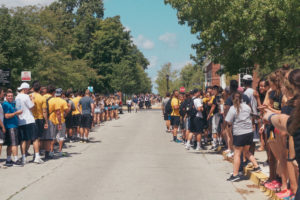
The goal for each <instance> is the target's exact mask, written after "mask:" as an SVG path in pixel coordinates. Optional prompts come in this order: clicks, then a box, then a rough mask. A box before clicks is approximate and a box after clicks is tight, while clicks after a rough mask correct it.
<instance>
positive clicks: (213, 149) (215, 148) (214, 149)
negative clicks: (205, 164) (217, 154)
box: [210, 146, 218, 151]
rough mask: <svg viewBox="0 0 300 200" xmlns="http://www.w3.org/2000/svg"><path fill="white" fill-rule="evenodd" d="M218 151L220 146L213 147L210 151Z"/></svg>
mask: <svg viewBox="0 0 300 200" xmlns="http://www.w3.org/2000/svg"><path fill="white" fill-rule="evenodd" d="M217 149H218V146H212V147H211V148H210V150H212V151H216V150H217Z"/></svg>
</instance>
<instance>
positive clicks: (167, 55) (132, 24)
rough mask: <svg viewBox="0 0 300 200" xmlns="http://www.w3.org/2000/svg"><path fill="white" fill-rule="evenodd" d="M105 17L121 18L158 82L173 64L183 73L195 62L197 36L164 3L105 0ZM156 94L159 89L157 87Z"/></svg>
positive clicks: (145, 0)
mask: <svg viewBox="0 0 300 200" xmlns="http://www.w3.org/2000/svg"><path fill="white" fill-rule="evenodd" d="M104 7H105V17H112V16H115V15H120V16H121V21H122V23H123V25H124V26H125V27H127V28H128V29H129V30H130V31H131V34H132V36H133V39H134V42H135V43H136V44H137V46H138V47H139V49H140V50H141V51H142V52H143V53H144V55H145V57H146V58H147V59H148V60H149V61H150V63H151V64H150V66H149V67H148V70H147V72H148V74H149V76H150V77H151V79H152V82H153V84H154V80H155V78H156V76H157V71H158V70H159V69H160V68H161V66H162V65H163V64H165V63H168V62H171V63H172V65H173V68H174V69H180V68H182V67H183V66H184V65H185V64H187V63H189V62H191V60H190V54H194V53H195V52H194V50H193V49H192V48H191V44H193V43H196V42H197V40H196V36H195V35H192V34H191V33H190V28H189V27H188V26H186V25H180V24H178V19H177V16H176V10H174V9H172V8H171V6H169V5H165V4H164V1H163V0H105V1H104ZM153 91H154V92H156V90H155V85H154V87H153Z"/></svg>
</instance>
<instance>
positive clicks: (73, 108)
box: [0, 81, 122, 167]
mask: <svg viewBox="0 0 300 200" xmlns="http://www.w3.org/2000/svg"><path fill="white" fill-rule="evenodd" d="M2 100H3V101H2ZM121 105H122V102H121V97H120V96H118V95H117V94H114V95H106V96H104V95H99V94H93V93H92V92H91V91H90V90H89V89H86V90H85V91H73V90H72V89H68V90H66V91H63V90H62V89H61V88H56V87H54V86H53V85H49V86H47V87H42V86H41V85H40V83H39V82H38V81H35V82H33V84H32V87H30V85H29V84H28V83H26V82H24V83H22V84H21V86H20V87H19V88H18V90H17V91H16V93H14V91H12V90H11V89H7V90H6V91H4V89H1V88H0V154H1V151H2V145H5V146H7V148H6V154H7V157H6V162H5V166H7V167H11V166H18V167H19V166H24V165H25V164H26V163H28V162H29V161H28V160H27V157H28V156H29V155H30V153H29V148H30V146H33V151H34V154H33V160H32V162H34V163H37V164H42V163H44V162H45V161H47V160H50V159H54V158H57V157H61V156H65V155H66V154H65V152H63V147H64V143H65V142H80V143H88V142H89V133H90V130H91V128H93V127H95V126H100V124H101V123H103V122H105V121H109V120H112V119H115V120H117V119H119V109H120V106H121ZM19 147H20V150H21V156H20V157H19V153H18V152H19ZM55 147H58V148H55Z"/></svg>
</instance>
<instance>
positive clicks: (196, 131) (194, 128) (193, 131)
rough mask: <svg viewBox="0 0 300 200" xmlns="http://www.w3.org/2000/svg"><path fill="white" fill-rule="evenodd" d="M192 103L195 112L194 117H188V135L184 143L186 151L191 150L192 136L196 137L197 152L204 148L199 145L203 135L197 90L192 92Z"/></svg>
mask: <svg viewBox="0 0 300 200" xmlns="http://www.w3.org/2000/svg"><path fill="white" fill-rule="evenodd" d="M193 95H194V96H193V98H192V102H191V103H193V104H194V109H195V111H196V115H192V116H191V117H190V127H189V128H190V129H189V130H190V134H189V136H188V140H187V143H186V147H185V148H186V149H187V150H189V149H190V148H191V140H192V138H193V135H195V136H196V139H197V148H196V150H197V151H200V150H203V149H204V147H203V146H202V145H201V137H202V134H203V125H204V123H203V114H202V112H203V102H202V99H200V91H199V90H198V89H194V91H193Z"/></svg>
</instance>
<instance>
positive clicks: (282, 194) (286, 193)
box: [276, 189, 293, 199]
mask: <svg viewBox="0 0 300 200" xmlns="http://www.w3.org/2000/svg"><path fill="white" fill-rule="evenodd" d="M291 195H293V193H292V191H291V190H289V189H285V190H282V191H281V192H278V193H276V196H277V197H278V198H279V199H283V198H289V197H290V196H291Z"/></svg>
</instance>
